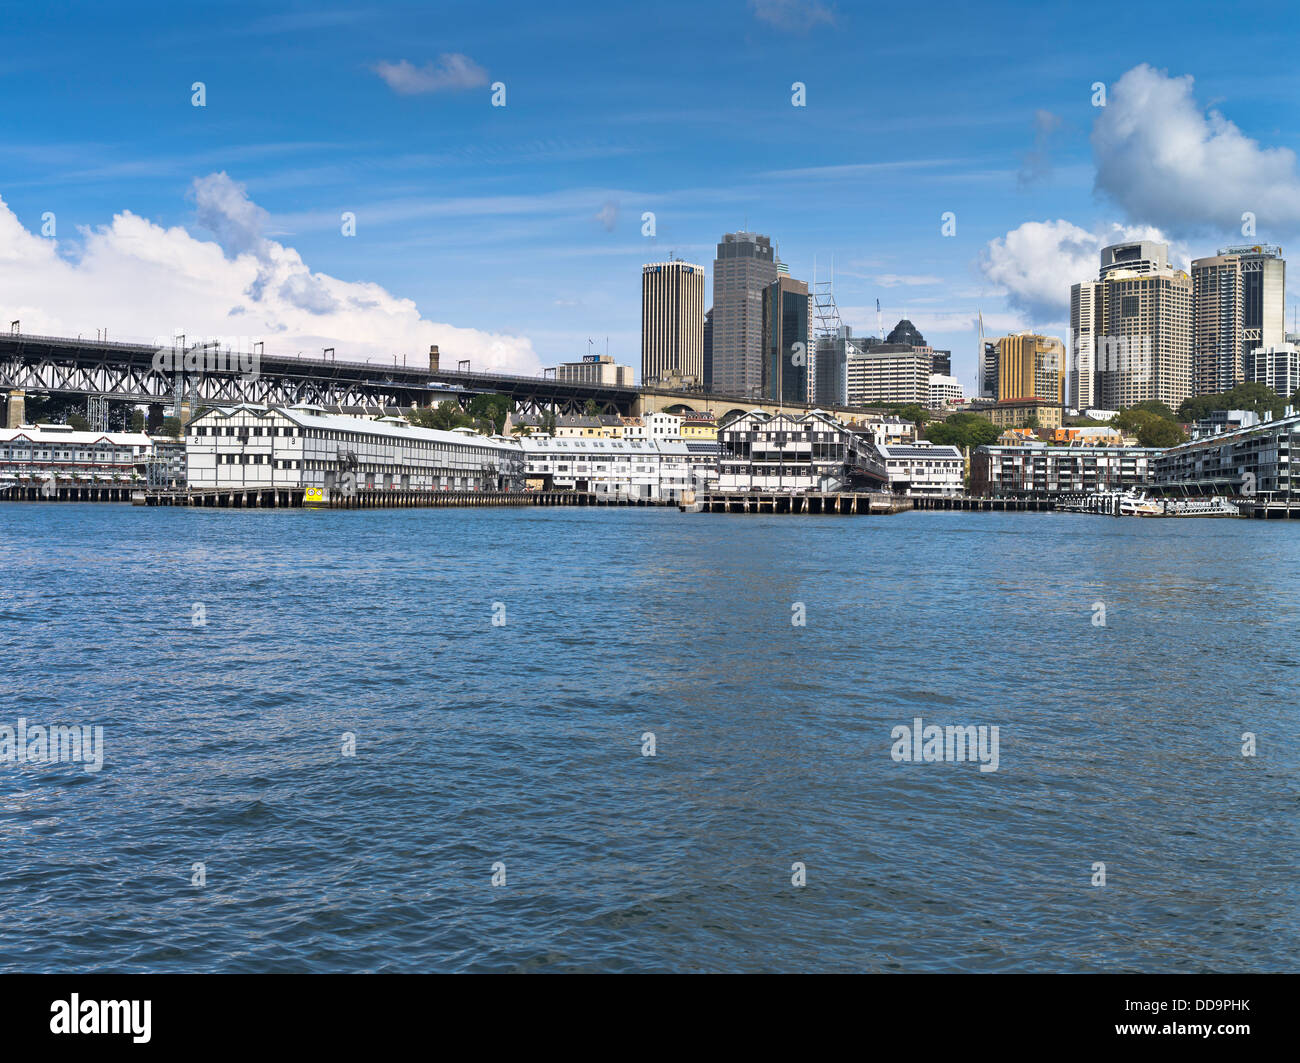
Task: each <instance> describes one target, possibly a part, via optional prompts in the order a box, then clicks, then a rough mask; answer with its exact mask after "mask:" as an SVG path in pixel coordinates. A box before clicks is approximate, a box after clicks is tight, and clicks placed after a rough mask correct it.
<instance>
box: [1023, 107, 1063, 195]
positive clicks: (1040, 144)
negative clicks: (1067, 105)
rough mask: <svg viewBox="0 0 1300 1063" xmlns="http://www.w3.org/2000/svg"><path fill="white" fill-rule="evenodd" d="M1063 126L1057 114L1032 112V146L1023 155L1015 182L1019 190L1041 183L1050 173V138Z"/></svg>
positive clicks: (1040, 111) (1042, 111) (1040, 110)
mask: <svg viewBox="0 0 1300 1063" xmlns="http://www.w3.org/2000/svg"><path fill="white" fill-rule="evenodd" d="M1064 124H1065V120H1064V119H1063V118H1061V116H1060V115H1058V114H1053V113H1052V112H1051V111H1045V110H1043V109H1042V108H1041V107H1040V108H1039V109H1038V110H1037V111H1035V112H1034V146H1033V147H1032V148H1030V149H1029V151H1027V152H1026V153H1025V158H1024V161H1023V162H1022V163H1021V166H1020V173H1019V174H1018V175H1017V177H1016V180H1017V182H1018V183H1019V185H1020V187H1021V188H1027V187H1029V186H1030V185H1032V184H1034V183H1035V182H1037V181H1041V180H1042V179H1043V178H1045V177H1047V176H1048V175H1049V174H1051V172H1052V157H1051V142H1052V136H1053V135H1054V134H1055V133H1057V132H1058V131H1059V130H1060V128H1061V127H1062V126H1063V125H1064Z"/></svg>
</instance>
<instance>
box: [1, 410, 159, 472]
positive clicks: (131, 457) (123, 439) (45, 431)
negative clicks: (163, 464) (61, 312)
mask: <svg viewBox="0 0 1300 1063" xmlns="http://www.w3.org/2000/svg"><path fill="white" fill-rule="evenodd" d="M154 451H155V443H154V440H152V439H150V438H149V436H147V435H145V434H144V433H143V432H97V431H87V432H83V431H79V430H77V429H75V428H73V427H72V426H71V425H65V424H24V425H19V426H18V427H17V428H4V429H0V487H3V486H4V485H6V484H18V485H23V484H26V485H28V486H32V485H35V484H40V483H45V482H53V483H54V484H56V485H75V484H96V483H99V484H126V483H134V482H136V481H138V480H143V479H145V477H146V474H147V467H148V465H149V463H150V461H151V459H152V457H153V454H154Z"/></svg>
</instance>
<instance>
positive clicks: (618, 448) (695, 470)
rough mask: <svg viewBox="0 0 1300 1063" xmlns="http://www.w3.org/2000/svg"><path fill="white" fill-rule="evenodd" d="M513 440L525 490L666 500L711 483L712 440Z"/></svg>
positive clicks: (715, 454)
mask: <svg viewBox="0 0 1300 1063" xmlns="http://www.w3.org/2000/svg"><path fill="white" fill-rule="evenodd" d="M518 442H519V446H520V448H521V449H522V451H523V460H524V477H525V480H526V483H527V486H528V488H529V489H531V490H552V489H556V490H570V491H591V492H594V493H595V494H597V495H605V496H609V497H610V498H620V499H628V500H639V501H645V502H671V501H676V500H677V499H679V498H680V497H681V495H682V492H683V491H686V490H687V489H689V488H692V487H694V488H696V489H703V488H711V487H713V486H715V485H716V483H717V457H718V447H717V444H716V443H691V442H685V441H681V440H678V441H670V440H653V439H606V438H591V439H577V438H570V439H552V438H550V437H549V436H526V437H524V438H522V439H520V440H519V441H518Z"/></svg>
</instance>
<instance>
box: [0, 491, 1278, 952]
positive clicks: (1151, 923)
mask: <svg viewBox="0 0 1300 1063" xmlns="http://www.w3.org/2000/svg"><path fill="white" fill-rule="evenodd" d="M0 574H2V577H3V590H0V650H2V652H3V661H4V667H3V670H2V671H0V725H8V726H10V727H15V726H16V725H17V723H18V721H19V719H23V720H25V721H26V724H27V725H28V726H30V725H35V724H41V725H44V724H58V723H66V724H84V725H96V726H102V727H103V736H104V738H103V752H104V761H103V767H102V769H101V770H99V771H86V770H84V766H83V765H80V764H75V763H55V764H49V763H30V762H29V763H3V764H0V840H2V844H3V853H2V858H0V920H3V927H4V932H3V934H0V970H4V971H12V970H24V971H91V970H109V971H183V970H184V971H191V970H193V971H271V970H275V971H521V970H522V971H528V970H553V971H573V970H637V971H655V970H687V971H713V970H744V971H751V970H781V971H806V970H867V971H1044V970H1053V971H1127V970H1150V971H1186V972H1194V971H1203V970H1220V971H1268V970H1278V969H1285V968H1288V967H1292V966H1294V959H1295V956H1296V954H1297V952H1298V951H1300V884H1298V881H1297V876H1296V874H1295V868H1296V852H1297V842H1298V841H1300V820H1298V817H1297V811H1300V784H1298V783H1297V778H1298V774H1297V769H1298V768H1300V756H1298V755H1297V738H1296V736H1297V698H1296V687H1297V677H1298V676H1300V636H1298V634H1297V596H1296V592H1295V588H1296V586H1297V585H1298V583H1300V537H1297V534H1296V533H1295V532H1294V531H1293V529H1292V526H1291V525H1290V524H1274V523H1262V522H1248V521H1211V520H1204V521H1197V520H1180V521H1139V520H1100V519H1097V518H1088V517H1077V516H1068V515H1059V514H1033V513H1013V514H995V513H960V512H949V513H919V512H918V513H907V514H901V515H898V516H893V517H880V518H874V517H856V518H842V517H806V518H805V517H794V516H779V517H766V516H744V515H735V516H731V515H706V514H681V513H678V512H676V511H673V510H665V509H617V510H587V509H554V510H548V509H531V508H529V509H488V510H464V511H460V510H410V511H404V510H390V511H357V512H347V511H336V512H311V511H303V510H273V511H232V510H221V511H215V510H195V509H141V508H134V509H133V508H131V507H129V506H111V505H99V506H95V505H76V504H57V505H56V504H49V505H40V504H30V505H27V504H11V505H7V506H0ZM1098 605H1100V606H1102V607H1103V610H1102V611H1099V610H1098V608H1097V606H1098ZM801 610H802V612H801ZM1103 611H1104V620H1105V623H1104V626H1103V625H1102V624H1100V623H1098V620H1099V619H1100V618H1102V617H1103ZM494 618H495V619H496V621H497V623H495V624H494V623H493V621H494ZM799 619H805V620H806V622H805V623H804V624H802V625H799V624H798V623H793V622H792V621H797V620H799ZM918 717H920V718H922V719H923V721H924V723H925V724H927V725H928V724H939V725H963V724H970V725H988V726H997V727H998V728H999V734H1000V750H999V754H1000V755H999V763H998V768H997V770H996V771H987V772H985V771H981V770H979V768H980V766H979V765H978V764H974V763H946V762H937V763H899V762H897V761H895V760H894V759H893V758H892V757H891V747H892V745H893V742H892V741H891V732H892V731H893V729H894V728H896V727H899V726H900V725H901V726H909V727H910V726H911V725H912V723H913V721H914V719H916V718H918ZM1246 732H1250V733H1252V734H1253V735H1255V736H1256V742H1257V755H1255V756H1253V757H1248V756H1243V755H1242V747H1243V737H1242V736H1243V734H1244V733H1246ZM347 734H352V735H355V754H354V755H345V745H346V743H347V738H346V735H347ZM647 734H651V735H653V742H654V752H655V755H654V756H644V755H643V750H645V749H646V748H647V743H648V741H649V739H648V738H647V737H646V736H647ZM1099 863H1104V865H1105V873H1106V882H1105V885H1104V886H1103V885H1094V884H1093V883H1094V881H1096V876H1097V874H1098V872H1097V868H1096V865H1097V864H1099ZM795 864H802V865H803V868H804V869H805V870H804V873H805V874H806V884H805V885H802V886H796V885H794V884H793V883H792V876H794V875H796V873H797V869H796V868H794V867H793V865H795ZM494 865H495V867H496V871H495V875H496V878H497V881H498V882H501V879H502V877H504V882H503V884H499V885H494V884H493V877H494Z"/></svg>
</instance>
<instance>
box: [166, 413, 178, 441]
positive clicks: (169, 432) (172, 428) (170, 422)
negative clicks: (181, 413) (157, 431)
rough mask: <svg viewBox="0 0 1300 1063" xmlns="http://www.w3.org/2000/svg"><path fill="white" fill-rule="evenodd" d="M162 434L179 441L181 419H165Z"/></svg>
mask: <svg viewBox="0 0 1300 1063" xmlns="http://www.w3.org/2000/svg"><path fill="white" fill-rule="evenodd" d="M162 434H163V435H165V436H171V437H172V438H173V439H179V438H180V435H181V419H180V418H179V417H164V418H163V422H162Z"/></svg>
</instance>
